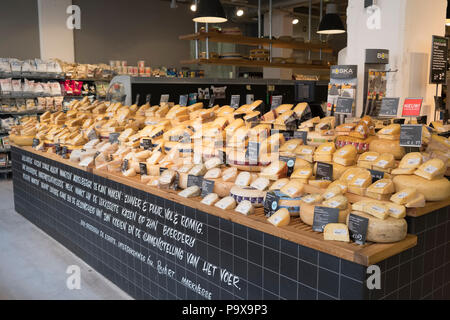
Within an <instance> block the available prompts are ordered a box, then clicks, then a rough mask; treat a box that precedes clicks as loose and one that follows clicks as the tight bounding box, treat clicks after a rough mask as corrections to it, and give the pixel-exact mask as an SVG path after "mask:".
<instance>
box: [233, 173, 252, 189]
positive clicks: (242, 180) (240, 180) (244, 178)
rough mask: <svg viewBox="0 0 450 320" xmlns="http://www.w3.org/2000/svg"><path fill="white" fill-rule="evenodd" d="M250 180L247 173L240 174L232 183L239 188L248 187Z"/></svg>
mask: <svg viewBox="0 0 450 320" xmlns="http://www.w3.org/2000/svg"><path fill="white" fill-rule="evenodd" d="M251 179H252V177H251V175H250V173H249V172H241V173H240V174H239V175H238V176H237V178H236V181H235V182H234V183H235V184H236V185H237V186H239V187H248V186H249V185H250V182H251Z"/></svg>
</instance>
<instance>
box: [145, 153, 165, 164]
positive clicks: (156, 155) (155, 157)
mask: <svg viewBox="0 0 450 320" xmlns="http://www.w3.org/2000/svg"><path fill="white" fill-rule="evenodd" d="M163 158H164V155H163V154H162V152H160V151H155V152H153V154H152V156H151V157H150V158H148V159H147V161H146V162H147V164H148V165H154V164H157V163H159V162H160V161H161V160H162V159H163Z"/></svg>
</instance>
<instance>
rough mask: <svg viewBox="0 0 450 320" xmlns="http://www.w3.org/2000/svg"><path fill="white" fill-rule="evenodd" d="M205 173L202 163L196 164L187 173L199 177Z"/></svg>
mask: <svg viewBox="0 0 450 320" xmlns="http://www.w3.org/2000/svg"><path fill="white" fill-rule="evenodd" d="M205 174H206V167H205V166H204V165H203V164H198V165H196V166H194V167H193V168H192V169H191V170H190V171H189V175H192V176H196V177H200V176H203V175H205Z"/></svg>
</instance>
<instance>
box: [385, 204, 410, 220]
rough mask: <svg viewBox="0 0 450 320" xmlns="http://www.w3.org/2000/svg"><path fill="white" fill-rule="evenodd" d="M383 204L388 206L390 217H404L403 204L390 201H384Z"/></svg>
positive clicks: (404, 209)
mask: <svg viewBox="0 0 450 320" xmlns="http://www.w3.org/2000/svg"><path fill="white" fill-rule="evenodd" d="M383 204H384V205H385V206H386V207H387V208H388V210H389V216H390V217H392V218H396V219H403V218H404V217H406V208H405V206H402V205H399V204H396V203H393V202H391V201H384V202H383Z"/></svg>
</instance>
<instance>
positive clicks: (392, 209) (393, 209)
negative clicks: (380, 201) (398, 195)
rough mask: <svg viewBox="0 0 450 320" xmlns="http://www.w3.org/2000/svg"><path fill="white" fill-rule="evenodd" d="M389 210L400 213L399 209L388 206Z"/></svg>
mask: <svg viewBox="0 0 450 320" xmlns="http://www.w3.org/2000/svg"><path fill="white" fill-rule="evenodd" d="M389 212H392V213H393V214H400V213H401V211H400V210H398V209H396V208H389Z"/></svg>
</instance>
